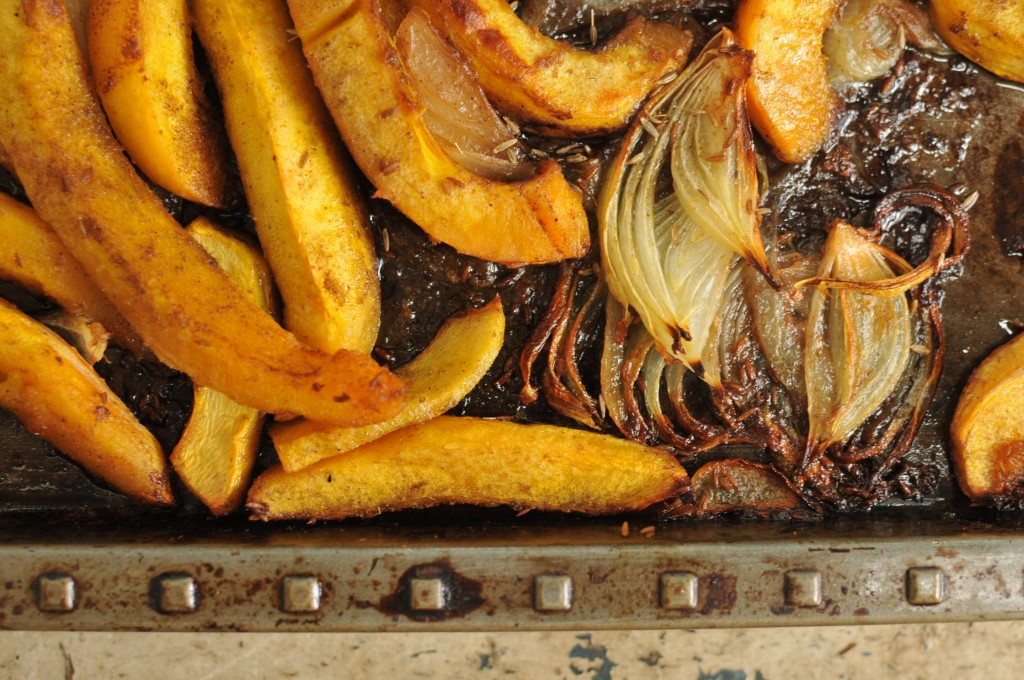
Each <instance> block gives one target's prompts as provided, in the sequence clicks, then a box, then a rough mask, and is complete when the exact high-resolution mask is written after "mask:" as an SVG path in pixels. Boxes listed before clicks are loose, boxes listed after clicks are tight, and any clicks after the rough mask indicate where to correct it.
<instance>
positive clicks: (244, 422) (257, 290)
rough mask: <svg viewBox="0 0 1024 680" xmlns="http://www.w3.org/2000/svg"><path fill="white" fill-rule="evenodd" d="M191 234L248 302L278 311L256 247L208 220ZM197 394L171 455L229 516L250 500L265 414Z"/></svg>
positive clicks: (202, 496) (201, 495)
mask: <svg viewBox="0 0 1024 680" xmlns="http://www.w3.org/2000/svg"><path fill="white" fill-rule="evenodd" d="M188 233H189V234H191V235H192V238H194V239H195V240H196V241H198V242H199V245H201V246H202V247H203V250H205V251H206V252H208V253H210V255H212V256H213V259H215V260H217V264H218V265H220V267H221V269H223V270H224V271H225V272H226V273H227V275H228V276H230V277H231V280H232V281H234V282H235V283H236V284H238V287H239V288H241V289H242V290H243V291H244V292H245V294H246V296H248V297H249V299H251V300H252V301H253V302H255V303H256V304H258V305H259V306H260V307H261V308H263V309H265V310H266V311H267V312H269V313H272V312H273V311H274V307H275V301H274V287H273V284H272V281H273V278H272V274H271V273H270V267H269V266H268V265H267V262H266V260H264V259H263V257H262V256H261V255H260V253H259V251H258V250H257V249H256V248H255V247H254V246H253V245H251V244H249V243H246V242H245V241H243V240H242V239H241V238H239V237H237V236H233V235H231V234H229V233H228V232H227V231H225V230H223V229H221V228H220V227H218V226H217V225H216V224H214V223H213V222H211V221H210V220H208V219H206V218H203V217H200V218H198V219H196V220H195V221H194V222H192V224H190V225H189V226H188ZM194 392H195V399H194V402H193V406H192V415H191V416H190V417H189V421H188V424H187V425H186V426H185V431H184V432H183V433H182V435H181V439H180V440H179V441H178V444H177V445H176V446H175V447H174V451H173V452H172V453H171V465H173V466H174V471H175V472H177V473H178V476H179V477H180V478H181V481H183V482H184V483H185V486H187V487H188V488H189V490H190V491H191V492H192V493H194V494H195V495H196V498H198V499H199V500H201V501H202V502H203V504H204V505H206V507H208V508H209V509H210V512H212V513H213V514H214V515H224V514H227V513H229V512H231V511H232V510H234V509H235V508H237V507H238V506H239V505H241V504H242V499H243V498H244V497H245V490H246V487H247V486H248V484H249V477H250V475H251V474H252V466H253V464H254V463H255V462H256V453H257V450H258V449H259V446H260V435H261V433H262V430H263V414H262V413H260V412H259V411H257V410H256V409H253V408H249V407H248V406H242V405H241V404H239V403H238V402H236V401H234V400H232V399H231V397H229V396H227V395H226V394H224V393H222V392H218V391H216V390H212V389H210V388H209V387H202V386H198V385H197V386H196V387H195V388H194Z"/></svg>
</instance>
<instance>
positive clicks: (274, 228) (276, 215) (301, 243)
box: [192, 0, 380, 354]
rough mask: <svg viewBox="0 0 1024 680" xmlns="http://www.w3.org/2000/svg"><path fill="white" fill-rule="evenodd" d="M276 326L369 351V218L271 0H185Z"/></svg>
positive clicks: (373, 319) (375, 300)
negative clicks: (273, 300) (280, 321)
mask: <svg viewBox="0 0 1024 680" xmlns="http://www.w3.org/2000/svg"><path fill="white" fill-rule="evenodd" d="M192 11H193V14H194V15H195V26H196V33H197V34H198V36H199V39H200V41H201V42H202V43H203V47H204V48H205V49H206V53H207V55H208V56H209V59H210V66H211V67H212V69H213V75H214V80H215V81H216V82H217V87H218V88H219V90H220V93H221V99H222V101H223V104H224V117H225V121H226V123H227V128H228V136H229V137H230V139H231V144H232V147H233V148H234V150H235V156H236V157H237V158H238V169H239V172H240V173H241V176H242V183H243V185H244V186H245V195H246V198H248V200H249V210H250V211H251V213H252V217H253V221H254V222H255V224H256V233H257V234H258V235H259V239H260V245H261V247H262V249H263V253H264V255H266V258H267V261H268V262H270V267H271V268H272V269H273V271H274V281H275V282H276V284H277V288H278V290H279V291H280V293H281V299H282V300H283V301H284V324H285V327H286V328H287V329H288V330H290V331H291V332H292V333H294V334H295V335H296V336H298V337H299V339H301V340H302V341H303V342H305V343H307V344H309V345H310V346H312V347H315V348H317V349H319V350H323V351H325V352H333V351H336V350H339V349H348V350H353V351H356V352H363V353H366V354H369V353H370V351H371V350H372V349H373V343H374V342H375V341H376V340H377V329H378V327H379V326H380V282H379V280H378V276H377V253H376V250H375V247H374V243H373V235H372V234H371V232H370V221H369V217H368V216H367V214H366V208H365V206H364V205H363V198H362V196H361V195H360V193H359V189H358V188H357V182H358V180H357V178H356V173H355V169H354V168H353V167H352V164H351V161H350V160H349V159H348V157H347V156H346V155H345V152H344V149H343V148H342V146H341V140H339V139H338V134H337V131H336V130H335V129H334V124H333V121H331V117H330V114H328V113H327V109H326V108H325V107H324V105H323V102H322V101H321V100H320V94H319V92H317V89H316V85H314V84H313V78H312V77H311V76H310V75H309V69H308V67H307V66H306V61H305V59H304V58H303V56H302V48H301V47H300V46H299V45H298V43H297V42H295V41H294V40H292V39H291V38H290V37H289V36H288V31H289V30H290V29H291V25H292V24H291V20H290V19H289V17H288V10H287V8H286V7H285V5H284V4H283V2H282V0H247V1H246V2H227V3H226V2H219V1H214V0H195V2H193V3H192Z"/></svg>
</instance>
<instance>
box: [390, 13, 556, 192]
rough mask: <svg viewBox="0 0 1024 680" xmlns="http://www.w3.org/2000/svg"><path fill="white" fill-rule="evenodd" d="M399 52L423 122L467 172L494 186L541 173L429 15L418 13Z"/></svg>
mask: <svg viewBox="0 0 1024 680" xmlns="http://www.w3.org/2000/svg"><path fill="white" fill-rule="evenodd" d="M395 46H396V47H397V48H398V53H399V54H400V55H401V57H402V63H403V64H405V67H406V70H407V72H408V74H409V79H410V80H411V81H412V84H413V86H414V87H415V89H416V94H418V95H419V97H420V101H422V102H423V106H424V111H423V121H424V122H425V123H426V124H427V128H428V129H429V130H430V132H431V134H433V135H434V138H435V139H436V140H437V142H438V144H440V145H441V148H443V149H444V150H445V152H446V153H447V154H448V155H449V156H451V157H452V158H453V159H454V160H455V161H457V162H458V163H459V164H460V165H462V166H463V167H464V168H466V169H467V170H470V171H472V172H474V173H476V174H478V175H480V176H481V177H487V178H489V179H495V180H524V179H527V178H529V177H530V176H532V175H533V173H534V172H535V171H536V167H535V165H534V164H533V163H531V162H530V161H528V160H527V159H526V148H525V145H524V144H523V143H522V142H520V141H519V140H518V139H517V137H516V135H515V133H513V131H512V130H511V129H510V128H509V125H508V123H506V122H505V121H504V120H503V119H502V118H501V116H499V115H498V112H497V111H495V110H494V107H493V106H491V103H490V102H489V101H487V95H485V94H484V91H483V90H482V89H480V84H479V83H478V82H477V80H476V76H475V75H473V73H472V71H471V69H470V67H469V65H468V64H467V63H466V61H465V57H463V56H462V54H460V53H459V52H456V51H455V50H454V49H452V47H451V46H450V45H449V44H448V43H447V42H445V40H444V38H442V37H441V36H440V35H439V34H438V32H437V30H436V29H435V28H434V27H433V26H432V25H431V23H430V19H429V18H428V17H427V13H426V12H424V11H423V10H422V9H419V8H413V9H412V10H410V11H409V13H408V14H407V15H406V16H405V19H403V20H402V23H401V24H400V25H399V26H398V31H397V33H395Z"/></svg>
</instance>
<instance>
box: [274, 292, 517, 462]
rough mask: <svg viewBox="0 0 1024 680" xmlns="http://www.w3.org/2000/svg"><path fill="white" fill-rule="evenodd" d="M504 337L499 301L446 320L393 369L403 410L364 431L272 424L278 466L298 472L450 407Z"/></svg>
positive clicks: (307, 424)
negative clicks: (402, 386) (402, 388)
mask: <svg viewBox="0 0 1024 680" xmlns="http://www.w3.org/2000/svg"><path fill="white" fill-rule="evenodd" d="M504 339H505V312H504V311H502V308H501V298H494V301H492V302H491V303H490V304H488V305H486V306H485V307H481V308H480V309H473V310H470V311H468V312H466V313H465V314H462V315H460V316H456V317H453V318H451V319H449V320H448V321H447V322H446V323H445V325H444V326H442V327H441V330H439V331H438V332H437V335H436V336H434V339H433V340H431V342H430V344H429V345H427V348H426V349H424V350H423V351H422V352H421V353H420V355H419V356H417V357H416V358H415V359H413V360H412V361H410V362H409V363H408V364H406V365H405V366H402V367H401V368H399V369H397V370H396V371H395V374H396V375H398V376H399V377H400V378H404V379H405V380H408V381H409V390H408V391H407V392H406V393H405V406H404V407H403V408H402V410H401V411H399V412H398V413H397V414H396V415H395V416H393V417H391V418H388V419H387V420H385V421H382V422H380V423H374V424H372V425H364V426H363V427H325V426H323V425H321V424H320V423H312V422H309V421H299V422H292V423H282V424H276V425H272V426H271V428H270V437H271V438H272V439H273V440H274V447H275V448H276V449H277V456H278V458H280V460H281V465H282V466H283V467H284V469H285V470H286V471H288V472H294V471H296V470H301V469H302V468H304V467H308V466H309V465H312V464H313V463H316V462H318V461H321V460H323V459H324V458H330V457H331V456H336V455H338V454H341V453H345V452H347V451H351V450H352V449H354V448H356V447H358V446H362V445H363V444H366V443H367V442H371V441H373V440H375V439H379V438H381V437H383V436H384V435H386V434H389V433H391V432H394V431H395V430H400V429H402V428H403V427H406V426H408V425H415V424H417V423H422V422H425V421H427V420H430V419H431V418H434V417H437V416H439V415H441V414H443V413H444V412H446V411H448V410H449V409H451V408H454V407H455V405H456V404H458V403H459V401H460V400H461V399H462V398H463V397H465V396H466V395H467V394H469V391H470V390H472V389H473V388H474V387H475V386H476V384H477V383H478V382H480V379H481V378H483V377H484V374H485V373H487V370H488V369H489V368H490V367H491V364H492V363H494V359H495V357H497V356H498V352H499V351H500V350H501V345H502V342H503V341H504Z"/></svg>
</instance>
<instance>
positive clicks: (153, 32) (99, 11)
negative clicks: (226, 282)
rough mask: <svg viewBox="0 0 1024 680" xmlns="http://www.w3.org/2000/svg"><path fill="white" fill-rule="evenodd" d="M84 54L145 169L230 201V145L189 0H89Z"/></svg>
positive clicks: (196, 196) (201, 195)
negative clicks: (208, 88) (206, 84)
mask: <svg viewBox="0 0 1024 680" xmlns="http://www.w3.org/2000/svg"><path fill="white" fill-rule="evenodd" d="M88 30H89V40H88V44H89V61H90V64H91V66H92V73H93V77H94V79H95V82H96V88H97V90H98V91H99V95H100V99H101V100H102V101H103V108H104V110H105V111H106V112H107V118H108V119H109V120H110V125H111V126H112V127H113V128H114V132H115V133H116V134H117V138H118V140H119V141H120V142H121V144H123V145H124V148H125V150H126V151H127V152H128V155H129V156H130V157H131V159H132V160H133V161H134V162H135V164H136V165H138V166H139V168H140V169H141V170H142V171H143V172H144V173H146V176H147V177H149V178H150V179H151V180H153V181H154V182H156V183H157V184H159V185H160V186H162V187H164V188H166V189H168V190H169V191H171V192H173V193H175V194H177V195H179V196H181V197H183V198H186V199H188V200H190V201H195V202H197V203H202V204H204V205H211V206H216V207H219V208H224V207H227V205H228V203H229V201H230V199H231V198H232V196H231V194H232V191H233V190H234V187H232V186H231V182H230V181H229V178H230V177H231V173H230V171H229V170H230V166H231V160H230V153H229V151H228V145H227V139H226V138H225V137H224V129H223V128H222V127H221V124H220V122H219V121H217V118H216V116H215V115H214V111H213V109H212V107H211V106H210V103H209V102H208V101H207V99H206V95H205V94H204V93H203V81H202V79H201V78H200V77H199V73H198V72H197V71H196V65H195V60H194V59H193V56H192V26H191V21H190V17H189V16H188V6H187V3H186V0H90V2H89V29H88Z"/></svg>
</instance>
